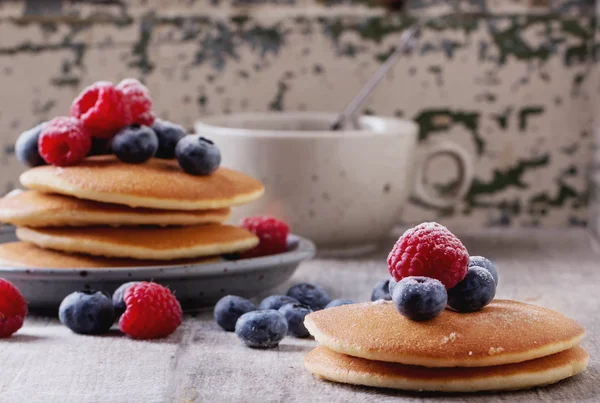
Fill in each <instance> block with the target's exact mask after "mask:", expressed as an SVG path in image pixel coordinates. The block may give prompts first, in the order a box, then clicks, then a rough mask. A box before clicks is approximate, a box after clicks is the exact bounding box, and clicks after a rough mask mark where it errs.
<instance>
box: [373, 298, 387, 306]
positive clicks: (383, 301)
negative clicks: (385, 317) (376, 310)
mask: <svg viewBox="0 0 600 403" xmlns="http://www.w3.org/2000/svg"><path fill="white" fill-rule="evenodd" d="M388 302H390V301H386V300H385V299H378V300H377V301H373V305H385V304H387V303H388Z"/></svg>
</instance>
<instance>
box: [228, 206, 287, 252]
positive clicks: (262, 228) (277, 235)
mask: <svg viewBox="0 0 600 403" xmlns="http://www.w3.org/2000/svg"><path fill="white" fill-rule="evenodd" d="M240 227H242V228H244V229H247V230H248V231H250V232H252V233H253V234H254V235H256V236H257V237H258V239H259V240H260V242H259V244H258V245H257V246H256V247H255V248H253V249H251V250H249V251H246V252H243V253H242V254H241V256H242V258H252V257H259V256H268V255H276V254H278V253H283V252H285V251H286V250H287V237H288V234H289V233H290V227H288V225H287V224H286V223H285V222H283V221H281V220H278V219H277V218H274V217H268V216H265V217H261V216H257V217H246V218H244V219H243V220H242V223H241V224H240Z"/></svg>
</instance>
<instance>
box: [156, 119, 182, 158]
mask: <svg viewBox="0 0 600 403" xmlns="http://www.w3.org/2000/svg"><path fill="white" fill-rule="evenodd" d="M152 130H154V133H156V136H157V137H158V151H157V152H156V155H155V157H156V158H163V159H167V160H170V159H173V158H175V147H176V146H177V142H178V141H179V140H181V139H182V138H183V137H184V136H185V135H186V134H187V132H186V131H185V129H184V128H183V127H181V126H179V125H178V124H175V123H173V122H169V121H167V120H161V119H156V120H155V121H154V124H153V125H152Z"/></svg>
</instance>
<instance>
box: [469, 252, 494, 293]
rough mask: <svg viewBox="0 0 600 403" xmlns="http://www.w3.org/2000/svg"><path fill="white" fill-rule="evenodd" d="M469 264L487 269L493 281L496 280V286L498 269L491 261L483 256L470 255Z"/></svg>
mask: <svg viewBox="0 0 600 403" xmlns="http://www.w3.org/2000/svg"><path fill="white" fill-rule="evenodd" d="M471 266H479V267H483V268H484V269H486V270H487V271H489V272H490V274H491V275H492V277H494V281H495V282H496V287H498V270H497V269H496V266H495V265H494V263H492V261H491V260H490V259H488V258H485V257H483V256H471V257H470V258H469V267H471Z"/></svg>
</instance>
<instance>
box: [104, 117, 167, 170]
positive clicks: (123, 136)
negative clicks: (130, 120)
mask: <svg viewBox="0 0 600 403" xmlns="http://www.w3.org/2000/svg"><path fill="white" fill-rule="evenodd" d="M111 148H112V151H113V152H114V153H115V155H116V156H117V158H118V159H120V160H121V161H123V162H126V163H128V164H141V163H144V162H146V161H148V160H149V159H150V158H152V157H154V155H155V154H156V151H157V150H158V138H157V137H156V133H154V130H152V129H151V128H149V127H148V126H140V125H137V124H134V125H131V126H127V127H125V128H123V129H121V130H120V131H119V132H118V133H117V134H116V135H115V137H113V139H112V143H111Z"/></svg>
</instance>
